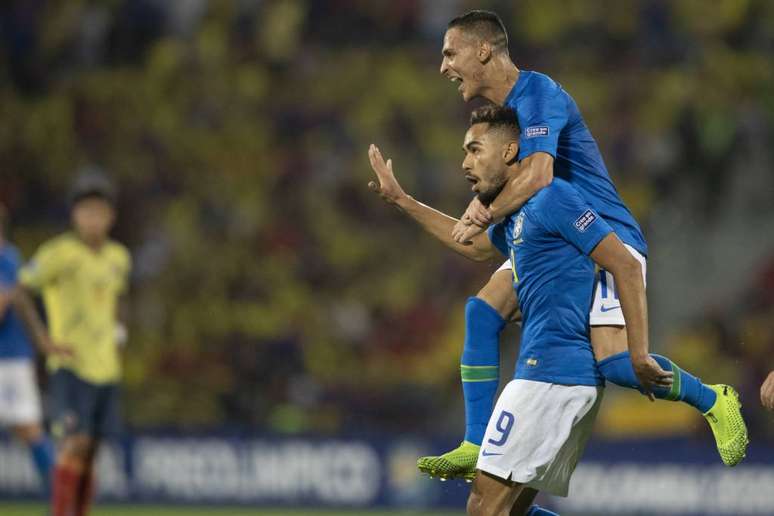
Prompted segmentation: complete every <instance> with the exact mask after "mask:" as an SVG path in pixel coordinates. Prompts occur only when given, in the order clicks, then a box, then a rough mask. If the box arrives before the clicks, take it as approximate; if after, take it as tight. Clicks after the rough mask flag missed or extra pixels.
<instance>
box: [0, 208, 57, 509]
mask: <svg viewBox="0 0 774 516" xmlns="http://www.w3.org/2000/svg"><path fill="white" fill-rule="evenodd" d="M7 227H8V214H7V211H6V209H5V207H4V206H1V205H0V425H3V426H8V427H9V428H10V430H11V432H12V433H13V434H14V435H15V436H16V437H17V438H19V440H21V441H22V442H24V443H25V444H26V445H27V446H28V447H29V449H30V452H31V453H32V459H33V462H34V464H35V468H36V469H37V471H38V475H39V476H40V479H41V483H42V486H43V492H44V493H45V494H46V495H48V494H49V493H50V477H51V468H52V466H53V465H54V448H53V446H52V445H51V442H50V440H49V439H48V437H47V436H46V434H45V432H44V431H43V425H42V419H43V418H42V412H41V409H40V394H39V392H38V385H37V381H36V379H35V359H34V357H35V354H34V351H33V348H32V345H31V344H30V339H29V338H28V337H27V334H26V332H25V330H24V327H23V326H22V322H21V320H20V319H19V317H18V316H17V314H16V309H15V308H14V306H13V305H14V298H15V291H16V288H17V284H18V275H19V268H20V267H21V255H20V254H19V251H18V250H17V249H16V247H15V246H14V245H13V244H12V243H11V242H9V241H8V240H7V237H6V234H7ZM40 352H41V353H43V354H45V355H48V354H56V353H64V354H66V353H67V350H64V349H59V348H56V347H55V346H51V345H45V346H43V347H41V348H40Z"/></svg>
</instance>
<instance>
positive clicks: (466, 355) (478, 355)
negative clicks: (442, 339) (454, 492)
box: [460, 297, 505, 446]
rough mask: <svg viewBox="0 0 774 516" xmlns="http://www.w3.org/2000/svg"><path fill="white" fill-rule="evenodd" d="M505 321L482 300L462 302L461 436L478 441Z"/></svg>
mask: <svg viewBox="0 0 774 516" xmlns="http://www.w3.org/2000/svg"><path fill="white" fill-rule="evenodd" d="M504 327H505V321H504V320H503V318H502V317H500V314H499V313H497V310H495V309H494V308H492V307H491V306H489V305H488V304H487V303H486V302H485V301H483V300H481V299H479V298H477V297H470V298H468V302H467V303H466V304H465V347H464V348H463V350H462V361H461V364H460V375H461V377H462V393H463V396H464V397H465V440H466V441H470V442H471V443H473V444H477V445H479V446H480V445H481V441H482V440H483V439H484V433H485V432H486V425H487V423H488V422H489V418H490V417H491V415H492V409H493V405H494V399H495V394H497V386H498V384H499V382H500V332H501V331H502V329H503V328H504Z"/></svg>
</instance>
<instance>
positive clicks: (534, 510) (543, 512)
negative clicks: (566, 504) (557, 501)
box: [526, 505, 559, 516]
mask: <svg viewBox="0 0 774 516" xmlns="http://www.w3.org/2000/svg"><path fill="white" fill-rule="evenodd" d="M526 516H559V514H558V513H555V512H553V511H549V510H548V509H543V508H542V507H540V506H538V505H533V506H532V507H530V508H529V510H528V511H527V514H526Z"/></svg>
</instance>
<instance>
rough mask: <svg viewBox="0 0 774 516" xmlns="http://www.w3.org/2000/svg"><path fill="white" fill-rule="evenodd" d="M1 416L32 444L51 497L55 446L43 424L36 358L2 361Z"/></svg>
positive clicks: (44, 488) (35, 459)
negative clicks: (33, 359)
mask: <svg viewBox="0 0 774 516" xmlns="http://www.w3.org/2000/svg"><path fill="white" fill-rule="evenodd" d="M0 420H1V421H2V422H3V424H4V425H7V426H9V428H10V430H11V432H12V433H13V435H14V436H15V437H17V438H18V439H19V440H20V441H22V442H23V443H24V444H26V445H27V446H28V447H29V450H30V454H31V455H32V460H33V464H34V465H35V468H36V470H37V471H38V474H39V475H40V480H41V484H42V487H43V492H44V494H45V495H46V497H48V495H49V493H50V492H51V491H50V480H51V470H52V467H53V464H54V448H53V446H52V444H51V441H50V439H49V438H48V436H47V435H46V434H45V432H44V431H43V426H42V424H41V420H42V414H41V410H40V393H39V392H38V386H37V382H36V378H35V366H34V363H33V362H32V360H27V359H19V360H4V361H2V363H0Z"/></svg>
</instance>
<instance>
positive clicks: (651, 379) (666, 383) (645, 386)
mask: <svg viewBox="0 0 774 516" xmlns="http://www.w3.org/2000/svg"><path fill="white" fill-rule="evenodd" d="M632 366H633V367H634V374H635V375H637V378H638V379H639V380H640V385H642V392H643V394H645V395H646V396H647V397H648V398H650V401H655V400H656V398H655V396H653V389H654V388H656V387H658V388H662V389H669V388H670V387H672V382H673V381H674V380H673V376H674V374H673V373H672V372H671V371H664V370H663V369H662V368H661V366H660V365H659V364H658V362H656V360H655V359H654V358H653V357H652V356H650V355H648V356H646V357H645V358H644V359H642V360H633V361H632Z"/></svg>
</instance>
